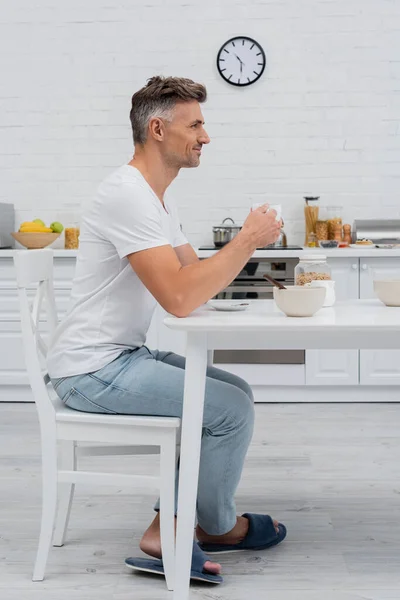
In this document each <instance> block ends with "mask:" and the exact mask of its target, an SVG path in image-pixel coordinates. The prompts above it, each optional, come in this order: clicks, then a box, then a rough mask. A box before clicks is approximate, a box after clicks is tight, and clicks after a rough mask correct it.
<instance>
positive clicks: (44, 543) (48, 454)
mask: <svg viewBox="0 0 400 600" xmlns="http://www.w3.org/2000/svg"><path fill="white" fill-rule="evenodd" d="M44 435H46V437H44ZM56 507H57V444H56V439H55V437H53V435H51V432H46V434H44V433H43V432H42V521H41V526H40V537H39V546H38V550H37V555H36V562H35V567H34V570H33V577H32V581H43V579H44V573H45V569H46V564H47V558H48V555H49V550H50V546H51V539H52V535H53V528H54V522H55V516H56Z"/></svg>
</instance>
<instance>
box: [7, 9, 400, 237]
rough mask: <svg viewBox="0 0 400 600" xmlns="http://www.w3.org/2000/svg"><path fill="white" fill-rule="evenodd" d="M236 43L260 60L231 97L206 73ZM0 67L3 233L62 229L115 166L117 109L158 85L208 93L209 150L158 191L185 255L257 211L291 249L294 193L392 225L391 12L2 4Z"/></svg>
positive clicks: (396, 68) (396, 71)
mask: <svg viewBox="0 0 400 600" xmlns="http://www.w3.org/2000/svg"><path fill="white" fill-rule="evenodd" d="M240 34H243V35H248V36H250V37H254V38H255V39H256V40H257V41H259V42H260V43H261V45H262V46H263V48H264V50H265V52H266V55H267V68H266V70H265V73H264V75H263V77H262V79H261V80H259V81H258V82H257V83H256V84H255V85H253V86H249V87H248V88H243V89H239V88H235V87H233V86H230V85H228V84H226V83H224V82H223V81H222V79H221V78H220V76H219V75H218V73H217V70H216V66H215V59H216V54H217V52H218V50H219V47H220V46H221V45H222V43H223V42H224V41H226V40H227V39H229V38H230V37H232V36H234V35H240ZM0 64H1V77H0V108H1V110H0V152H1V157H0V201H10V202H13V203H14V204H15V206H16V209H17V219H18V220H19V219H22V220H24V219H27V218H33V217H34V216H40V217H42V218H44V219H48V220H53V219H55V218H60V219H63V218H64V219H66V218H67V217H66V213H67V211H71V210H77V208H78V207H79V205H80V203H81V202H82V201H83V200H85V199H86V198H87V197H89V196H90V195H92V194H93V193H94V191H95V189H96V186H97V184H98V183H99V182H100V180H101V179H102V178H103V177H104V176H106V175H107V174H108V173H109V172H110V171H112V170H113V169H114V168H115V167H117V166H119V165H120V164H123V163H124V162H127V161H128V160H129V159H130V158H131V156H132V142H131V132H130V124H129V104H130V96H131V95H132V93H133V92H134V91H135V90H137V89H138V88H139V87H141V86H142V85H143V84H144V83H145V81H146V79H147V78H148V77H150V76H152V75H154V74H158V73H161V74H169V75H179V76H186V77H191V78H193V79H195V80H198V81H201V82H203V83H205V84H206V85H207V88H208V92H209V101H208V102H207V104H206V105H205V106H204V116H205V119H206V124H207V129H208V132H209V134H210V136H211V138H212V142H211V144H210V145H209V146H208V147H207V148H205V151H204V152H203V156H202V165H201V167H200V168H199V169H193V170H186V171H182V172H181V174H180V175H179V177H178V179H177V180H176V181H175V182H174V184H173V189H174V191H175V196H176V199H177V202H178V205H179V207H180V213H181V221H182V225H183V229H184V231H185V232H186V234H187V235H188V237H189V239H190V241H191V242H192V243H193V244H194V245H199V244H202V243H207V242H210V241H211V237H212V236H211V227H212V225H213V224H217V223H219V222H220V221H221V220H222V219H223V218H224V217H226V216H231V217H233V218H234V219H235V220H237V221H239V222H241V221H242V220H243V219H244V218H245V216H246V213H247V211H248V208H249V206H250V205H251V203H253V202H261V201H270V202H271V203H281V204H282V205H283V215H284V218H285V221H286V230H287V233H288V237H289V242H290V243H299V242H301V241H302V239H303V218H302V202H303V201H302V196H303V195H304V194H313V195H320V196H321V200H322V202H323V203H324V204H327V205H328V204H335V205H342V206H343V217H344V219H345V220H346V221H348V222H352V221H353V219H354V218H360V217H378V216H381V215H385V216H387V217H400V202H399V182H400V179H399V178H400V168H399V167H400V142H399V140H400V136H399V117H400V1H399V0H346V1H344V0H259V1H258V2H257V1H254V0H251V2H250V0H248V1H247V3H246V2H243V0H241V1H237V0H202V2H195V1H193V0H179V1H178V0H142V1H140V2H139V1H137V0H134V1H132V0H115V1H114V0H113V1H112V2H105V1H104V0H69V1H68V2H65V3H63V5H62V6H61V3H59V2H56V1H55V0H36V2H35V3H34V4H32V2H31V1H30V0H29V1H28V0H15V2H14V3H6V2H4V3H3V4H2V7H1V9H0Z"/></svg>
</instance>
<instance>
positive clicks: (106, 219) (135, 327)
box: [47, 165, 188, 378]
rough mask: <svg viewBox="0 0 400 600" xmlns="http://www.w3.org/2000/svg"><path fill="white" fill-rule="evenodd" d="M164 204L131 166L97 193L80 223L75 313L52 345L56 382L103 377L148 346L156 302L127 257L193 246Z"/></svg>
mask: <svg viewBox="0 0 400 600" xmlns="http://www.w3.org/2000/svg"><path fill="white" fill-rule="evenodd" d="M164 204H165V208H166V210H165V209H164V207H163V205H162V204H161V202H160V200H159V199H158V197H157V196H156V194H155V193H154V192H153V190H152V188H151V187H150V186H149V184H148V183H147V181H146V180H145V179H144V177H143V176H142V174H141V173H140V171H138V169H136V168H134V167H131V166H130V165H124V166H122V167H120V168H119V169H117V171H115V172H114V173H112V174H111V175H110V176H109V177H107V179H105V181H103V182H102V183H101V185H100V186H99V189H98V191H97V195H96V196H95V198H94V199H93V201H91V203H90V204H89V206H88V207H87V208H86V209H85V210H84V214H83V216H82V222H81V233H80V237H79V250H78V256H77V263H76V271H75V277H74V280H73V282H72V295H71V308H70V309H69V311H68V313H67V315H66V316H65V318H64V319H63V321H62V322H61V323H60V325H59V326H58V328H57V330H56V333H55V335H54V337H53V339H52V342H51V346H50V349H49V352H48V356H47V368H48V371H49V375H50V377H53V378H58V377H68V376H71V375H80V374H82V373H90V372H93V371H97V370H98V369H101V368H102V367H104V366H105V365H107V364H108V363H110V362H111V361H112V360H114V359H115V358H117V356H118V355H119V354H120V353H121V352H123V351H124V350H127V349H129V348H137V347H140V346H142V345H143V344H144V342H145V339H146V333H147V330H148V328H149V325H150V321H151V318H152V315H153V312H154V309H155V306H156V300H155V298H154V297H153V296H152V295H151V293H150V292H149V291H148V290H147V288H146V287H145V286H144V285H143V283H142V282H141V281H140V279H139V277H138V276H137V275H136V273H135V272H134V270H133V269H132V267H131V265H130V263H129V260H128V259H127V258H126V256H127V255H128V254H131V253H132V252H137V251H139V250H145V249H148V248H155V247H157V246H165V245H171V246H172V247H177V246H181V245H182V244H187V243H188V242H187V239H186V238H185V236H184V235H183V233H182V232H181V229H180V225H179V218H178V213H177V210H176V207H175V206H174V205H173V203H172V201H171V199H170V198H169V197H168V195H167V194H166V195H165V197H164Z"/></svg>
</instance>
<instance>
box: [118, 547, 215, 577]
mask: <svg viewBox="0 0 400 600" xmlns="http://www.w3.org/2000/svg"><path fill="white" fill-rule="evenodd" d="M208 560H209V558H208V556H206V555H205V554H204V552H203V551H202V550H200V548H199V545H198V544H197V542H195V541H193V552H192V567H191V570H190V579H195V580H196V581H206V582H207V583H222V582H223V579H222V577H221V575H213V574H212V573H208V572H207V571H204V563H206V562H207V561H208ZM125 564H126V566H127V567H129V568H130V569H133V570H134V571H145V572H146V573H154V574H155V575H164V565H163V561H162V560H160V559H158V558H127V559H126V560H125Z"/></svg>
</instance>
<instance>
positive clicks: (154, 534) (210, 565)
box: [139, 513, 222, 575]
mask: <svg viewBox="0 0 400 600" xmlns="http://www.w3.org/2000/svg"><path fill="white" fill-rule="evenodd" d="M175 528H176V519H175ZM139 546H140V549H141V550H142V552H145V553H146V554H148V555H149V556H154V558H161V538H160V514H159V513H157V515H156V517H155V519H154V521H153V522H152V523H151V525H150V527H149V528H148V529H147V530H146V531H145V532H144V534H143V537H142V539H141V540H140V544H139ZM204 569H205V570H206V571H208V572H209V573H213V574H214V575H219V574H220V573H221V570H222V569H221V565H220V564H219V563H215V562H211V561H210V560H209V561H207V562H206V563H204Z"/></svg>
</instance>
